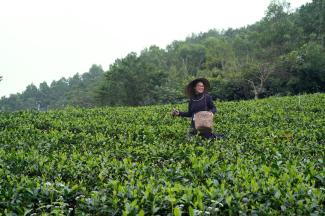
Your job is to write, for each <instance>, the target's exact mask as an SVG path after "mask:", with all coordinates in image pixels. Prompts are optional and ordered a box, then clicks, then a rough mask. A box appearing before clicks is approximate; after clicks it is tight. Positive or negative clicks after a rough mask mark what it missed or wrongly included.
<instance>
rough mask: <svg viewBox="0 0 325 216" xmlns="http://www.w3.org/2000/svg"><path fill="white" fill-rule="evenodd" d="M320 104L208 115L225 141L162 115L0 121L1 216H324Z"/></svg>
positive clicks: (148, 110)
mask: <svg viewBox="0 0 325 216" xmlns="http://www.w3.org/2000/svg"><path fill="white" fill-rule="evenodd" d="M324 103H325V94H312V95H311V94H310V95H302V96H295V97H282V98H279V97H270V98H267V99H261V100H251V101H240V102H222V103H217V107H218V113H217V115H216V119H215V130H216V131H217V132H218V133H224V134H225V135H226V139H223V140H202V139H201V138H200V137H194V138H191V139H187V138H186V134H185V133H186V130H187V127H188V124H189V122H188V121H187V120H185V119H181V118H173V117H171V116H170V110H171V108H172V105H160V106H144V107H110V108H95V109H81V108H66V109H64V110H56V111H49V112H37V111H19V112H14V113H8V112H0V128H1V130H0V143H1V145H0V176H1V177H0V185H1V190H0V214H4V215H33V214H36V215H48V214H53V215H241V214H242V215H269V214H271V215H322V214H324V211H325V208H324V203H325V196H324V184H325V181H324V178H325V166H324V153H325V148H324V146H325V145H324V141H325V122H324V118H323V116H324V115H325V108H324ZM178 106H179V107H178V108H180V109H185V108H186V104H180V105H178Z"/></svg>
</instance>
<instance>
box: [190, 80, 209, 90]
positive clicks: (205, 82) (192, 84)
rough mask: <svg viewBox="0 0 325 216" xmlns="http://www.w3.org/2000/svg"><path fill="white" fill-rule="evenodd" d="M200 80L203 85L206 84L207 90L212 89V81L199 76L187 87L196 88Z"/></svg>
mask: <svg viewBox="0 0 325 216" xmlns="http://www.w3.org/2000/svg"><path fill="white" fill-rule="evenodd" d="M198 82H202V83H203V85H204V88H205V89H206V90H208V89H210V82H209V81H208V80H207V79H205V78H197V79H195V80H193V81H191V82H190V83H189V84H188V85H187V87H190V88H194V87H195V85H196V84H197V83H198Z"/></svg>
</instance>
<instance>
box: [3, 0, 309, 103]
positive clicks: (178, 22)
mask: <svg viewBox="0 0 325 216" xmlns="http://www.w3.org/2000/svg"><path fill="white" fill-rule="evenodd" d="M287 2H289V3H290V4H291V9H292V10H294V9H296V8H298V7H300V6H301V5H303V4H305V3H307V2H311V0H287ZM269 3H270V0H245V1H241V0H200V1H199V0H136V1H135V0H118V1H117V0H115V1H113V0H111V1H110V0H55V1H53V0H52V1H50V0H28V1H26V0H10V1H9V0H0V76H2V77H3V80H2V81H1V82H0V97H2V96H9V95H10V94H15V93H17V92H20V93H21V92H22V91H24V90H25V88H26V86H27V85H29V84H32V83H33V84H34V85H36V86H39V84H40V83H41V82H43V81H46V82H47V83H48V84H49V85H50V83H51V82H52V81H53V80H58V79H60V78H62V77H66V78H68V77H71V76H73V75H74V74H76V73H79V74H82V73H84V72H88V71H89V68H90V67H91V65H92V64H97V65H102V67H103V69H104V70H105V71H106V70H108V69H109V65H110V64H112V63H114V61H115V60H116V59H117V58H123V57H125V56H126V55H127V54H128V53H130V52H137V53H139V52H140V51H141V50H143V49H145V48H147V47H150V46H151V45H157V46H159V47H161V48H166V46H167V45H168V44H170V43H171V42H173V41H174V40H184V39H185V38H186V37H187V36H190V35H191V34H192V33H200V32H206V31H208V30H210V29H217V30H222V29H228V28H230V27H231V28H238V27H243V26H247V25H250V24H253V23H255V22H256V21H259V20H260V19H261V18H262V17H263V16H264V15H265V11H266V10H267V6H268V5H269Z"/></svg>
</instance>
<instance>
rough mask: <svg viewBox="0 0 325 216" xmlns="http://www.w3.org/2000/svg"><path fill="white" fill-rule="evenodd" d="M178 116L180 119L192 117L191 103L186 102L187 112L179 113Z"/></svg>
mask: <svg viewBox="0 0 325 216" xmlns="http://www.w3.org/2000/svg"><path fill="white" fill-rule="evenodd" d="M179 116H181V117H192V113H191V101H189V102H188V111H187V112H179Z"/></svg>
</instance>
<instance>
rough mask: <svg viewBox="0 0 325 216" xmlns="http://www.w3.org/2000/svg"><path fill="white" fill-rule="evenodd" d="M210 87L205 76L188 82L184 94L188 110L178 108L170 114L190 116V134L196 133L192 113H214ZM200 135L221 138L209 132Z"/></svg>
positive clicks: (214, 108)
mask: <svg viewBox="0 0 325 216" xmlns="http://www.w3.org/2000/svg"><path fill="white" fill-rule="evenodd" d="M209 88H210V83H209V81H208V80H207V79H205V78H198V79H195V80H193V81H192V82H190V83H189V84H188V85H187V87H186V95H187V97H188V98H189V103H188V111H187V112H180V111H179V110H175V109H174V110H173V112H172V115H174V116H181V117H191V118H192V121H191V131H190V135H195V134H197V130H196V129H195V125H194V120H193V117H194V114H195V113H197V112H200V111H210V112H211V115H214V113H216V111H217V110H216V107H215V106H214V104H213V101H212V98H211V96H210V95H209V94H208V92H207V90H208V89H209ZM199 135H200V136H202V137H204V138H208V139H213V138H222V137H223V136H222V135H215V134H213V133H211V132H203V133H200V134H199Z"/></svg>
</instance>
